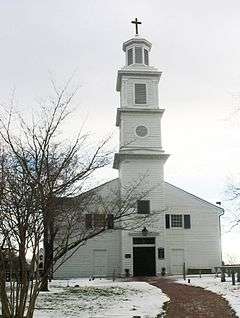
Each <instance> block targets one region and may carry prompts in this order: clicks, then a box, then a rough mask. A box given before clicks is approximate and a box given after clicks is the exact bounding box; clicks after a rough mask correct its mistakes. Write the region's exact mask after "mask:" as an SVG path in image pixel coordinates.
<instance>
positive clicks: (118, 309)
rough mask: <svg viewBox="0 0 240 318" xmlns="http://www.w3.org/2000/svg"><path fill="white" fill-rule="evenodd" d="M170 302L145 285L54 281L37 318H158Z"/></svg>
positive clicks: (136, 283)
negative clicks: (164, 306) (136, 317)
mask: <svg viewBox="0 0 240 318" xmlns="http://www.w3.org/2000/svg"><path fill="white" fill-rule="evenodd" d="M168 300H169V298H168V297H167V296H166V295H165V294H163V293H162V292H161V290H160V289H159V288H156V287H153V286H150V285H149V284H147V283H144V282H123V281H115V282H113V281H111V280H106V279H95V280H93V281H89V280H88V279H71V280H68V281H67V280H54V281H52V282H51V283H50V292H45V293H41V294H40V296H39V299H38V302H37V306H36V312H35V315H34V317H36V318H70V317H71V318H74V317H81V318H89V317H93V318H100V317H109V318H110V317H112V318H114V317H121V318H125V317H126V318H128V317H129V318H132V317H133V316H141V317H145V318H155V317H157V316H158V315H159V316H158V317H160V314H162V313H163V310H162V306H163V304H164V302H166V301H168Z"/></svg>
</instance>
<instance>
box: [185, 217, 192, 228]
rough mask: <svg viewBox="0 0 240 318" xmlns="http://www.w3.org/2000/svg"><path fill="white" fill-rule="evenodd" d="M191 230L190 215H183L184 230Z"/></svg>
mask: <svg viewBox="0 0 240 318" xmlns="http://www.w3.org/2000/svg"><path fill="white" fill-rule="evenodd" d="M190 228H191V218H190V214H184V229H190Z"/></svg>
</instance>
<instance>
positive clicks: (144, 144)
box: [113, 19, 169, 275]
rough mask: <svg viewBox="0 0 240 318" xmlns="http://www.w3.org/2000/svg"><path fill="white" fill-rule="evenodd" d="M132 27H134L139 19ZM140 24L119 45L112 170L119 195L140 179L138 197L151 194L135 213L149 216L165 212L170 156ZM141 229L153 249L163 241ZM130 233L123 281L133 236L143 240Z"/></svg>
mask: <svg viewBox="0 0 240 318" xmlns="http://www.w3.org/2000/svg"><path fill="white" fill-rule="evenodd" d="M132 22H133V23H136V22H137V19H136V20H135V21H132ZM138 24H139V22H138V23H137V24H136V35H135V37H133V38H131V39H129V40H128V41H126V42H124V43H123V47H122V48H123V51H124V53H125V66H124V67H123V68H121V69H120V70H119V71H118V74H117V86H116V89H117V91H118V92H119V93H120V107H119V108H118V109H117V118H116V125H117V127H119V130H120V146H119V152H118V153H116V154H115V156H114V163H113V168H115V169H118V171H119V179H120V184H121V194H123V191H125V190H124V189H126V188H127V187H130V186H131V185H132V184H133V183H134V181H136V182H137V181H138V180H139V179H140V178H142V177H143V176H144V178H143V181H142V184H141V186H140V187H141V190H140V191H142V190H146V191H148V189H150V188H151V191H150V192H149V193H148V195H147V196H146V197H145V198H144V199H143V202H140V204H137V209H136V212H137V214H138V213H141V214H144V213H146V214H147V213H153V212H156V211H162V210H163V208H164V204H165V202H164V170H163V168H164V163H165V161H166V160H167V158H168V156H169V155H168V154H166V153H165V152H164V150H163V148H162V142H161V118H162V115H163V113H164V109H162V108H160V107H159V94H158V84H159V80H160V77H161V72H160V71H158V69H156V68H155V67H153V66H150V51H151V47H152V44H151V43H150V42H149V41H148V40H146V39H145V38H142V37H140V36H139V35H138V28H137V27H138ZM138 201H139V200H138ZM140 201H141V200H140ZM138 203H139V202H138ZM141 203H142V204H141ZM137 218H138V216H137V215H136V220H137ZM160 223H161V222H160ZM162 223H164V222H162ZM158 224H159V222H158ZM144 228H145V229H147V232H152V233H155V234H154V235H155V236H156V243H157V240H159V239H160V236H161V235H160V236H158V234H156V233H158V231H160V230H161V229H160V228H159V226H158V228H154V224H150V225H149V224H146V225H145V224H144ZM163 229H164V227H163ZM145 232H146V231H145ZM134 233H135V234H134ZM134 233H130V232H128V231H123V233H122V253H123V254H122V274H123V275H124V271H126V269H128V270H129V272H130V275H131V274H134V268H133V260H131V258H128V259H125V258H124V255H126V254H128V253H129V254H130V253H131V251H132V250H133V244H134V243H133V241H134V240H133V235H137V236H142V235H143V233H144V232H143V231H142V229H138V232H134ZM156 271H158V269H157V268H156ZM135 274H136V273H135Z"/></svg>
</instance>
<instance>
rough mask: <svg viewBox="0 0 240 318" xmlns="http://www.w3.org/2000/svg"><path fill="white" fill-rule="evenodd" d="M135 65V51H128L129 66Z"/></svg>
mask: <svg viewBox="0 0 240 318" xmlns="http://www.w3.org/2000/svg"><path fill="white" fill-rule="evenodd" d="M131 64H133V49H129V50H128V65H131Z"/></svg>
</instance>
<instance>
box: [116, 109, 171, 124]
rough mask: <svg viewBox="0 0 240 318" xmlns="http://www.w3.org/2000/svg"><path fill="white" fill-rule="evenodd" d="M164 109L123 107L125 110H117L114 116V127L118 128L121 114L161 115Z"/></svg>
mask: <svg viewBox="0 0 240 318" xmlns="http://www.w3.org/2000/svg"><path fill="white" fill-rule="evenodd" d="M164 111H165V109H164V108H137V107H136V108H133V107H131V108H130V107H129V108H128V107H125V108H117V116H116V126H117V127H119V125H120V122H121V113H145V114H147V113H148V114H160V115H161V116H162V114H163V113H164Z"/></svg>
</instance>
